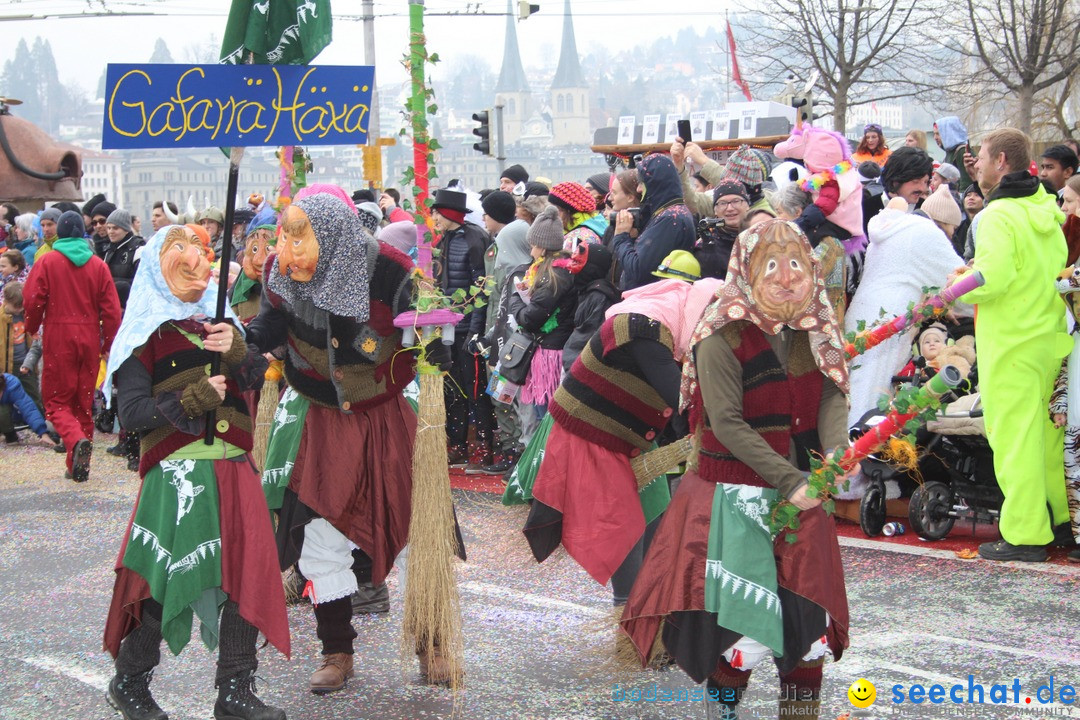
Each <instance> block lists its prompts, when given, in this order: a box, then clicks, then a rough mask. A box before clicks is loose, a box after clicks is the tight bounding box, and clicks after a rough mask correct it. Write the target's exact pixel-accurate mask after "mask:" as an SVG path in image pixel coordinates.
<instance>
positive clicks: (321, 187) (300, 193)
mask: <svg viewBox="0 0 1080 720" xmlns="http://www.w3.org/2000/svg"><path fill="white" fill-rule="evenodd" d="M313 195H333V196H334V197H336V198H337V199H338V200H341V201H342V202H343V203H345V204H346V205H348V206H349V209H350V210H352V211H353V212H354V213H355V212H358V210H357V209H356V203H354V202H353V199H352V198H351V197H349V194H348V193H347V192H345V191H344V190H343V189H342V188H341V187H339V186H337V185H333V184H331V183H312V184H311V185H308V186H307V187H302V188H300V189H299V190H297V191H296V197H294V198H293V202H299V201H300V200H303V199H304V198H309V197H311V196H313Z"/></svg>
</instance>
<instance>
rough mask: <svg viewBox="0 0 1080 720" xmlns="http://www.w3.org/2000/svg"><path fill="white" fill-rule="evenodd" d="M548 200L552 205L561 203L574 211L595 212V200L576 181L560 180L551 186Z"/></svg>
mask: <svg viewBox="0 0 1080 720" xmlns="http://www.w3.org/2000/svg"><path fill="white" fill-rule="evenodd" d="M548 200H549V201H550V202H551V203H552V204H553V205H562V206H563V207H565V208H567V209H568V210H573V211H575V212H596V200H594V199H593V196H592V193H590V192H589V191H588V190H587V189H586V188H585V186H584V185H581V184H579V183H576V182H561V183H558V184H557V185H556V186H555V187H553V188H551V193H550V194H549V195H548Z"/></svg>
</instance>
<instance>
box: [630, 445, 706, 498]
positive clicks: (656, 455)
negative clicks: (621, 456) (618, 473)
mask: <svg viewBox="0 0 1080 720" xmlns="http://www.w3.org/2000/svg"><path fill="white" fill-rule="evenodd" d="M692 449H693V441H692V440H691V439H690V438H689V437H684V438H681V439H679V440H676V441H675V442H673V443H671V444H670V445H664V446H663V447H658V448H655V449H653V450H650V451H648V452H644V453H641V454H640V455H638V456H637V457H636V458H631V459H630V467H631V468H632V469H633V471H634V477H635V478H637V485H638V490H640V489H642V488H644V487H645V486H646V485H648V484H649V483H651V482H652V481H653V480H655V479H656V478H657V477H659V476H660V475H663V474H664V473H666V472H667V471H668V470H670V469H671V468H673V467H675V466H676V465H678V464H679V463H681V462H685V461H686V458H688V457H690V451H691V450H692Z"/></svg>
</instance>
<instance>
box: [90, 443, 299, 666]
mask: <svg viewBox="0 0 1080 720" xmlns="http://www.w3.org/2000/svg"><path fill="white" fill-rule="evenodd" d="M214 474H215V475H216V476H217V489H218V514H219V517H220V522H221V589H222V591H223V592H224V593H225V594H226V595H228V596H229V599H230V600H232V601H233V602H235V603H236V604H237V605H238V606H239V609H240V617H242V618H244V619H245V620H247V621H248V622H249V623H251V624H252V625H253V626H255V628H256V629H258V631H259V632H261V633H262V634H263V635H264V636H265V637H266V639H267V640H269V641H270V644H271V645H273V646H274V647H276V648H277V649H278V650H280V651H281V652H282V653H283V654H284V655H285V656H286V657H288V656H289V651H290V647H289V618H288V616H287V615H286V612H285V591H284V589H283V588H282V585H281V572H280V571H279V569H278V559H277V555H276V553H275V552H274V529H273V526H272V524H271V522H270V512H269V510H267V508H266V496H265V495H263V491H262V483H261V481H260V479H259V475H258V474H257V473H256V471H255V465H254V464H253V463H252V462H251V457H250V456H245V457H244V458H243V459H242V460H240V461H239V462H238V461H234V460H218V461H216V462H214ZM134 517H135V510H132V511H131V519H134ZM130 537H131V520H128V528H127V532H126V533H124V542H123V544H122V545H121V547H120V554H119V555H118V556H117V559H116V581H115V583H114V585H113V596H112V603H111V605H110V606H109V615H108V617H107V619H106V621H105V649H106V650H108V651H109V652H110V653H111V654H112V656H113V657H116V656H117V655H118V654H119V652H120V642H121V641H122V640H123V639H124V638H125V637H127V635H128V633H130V632H131V631H132V630H134V629H135V628H136V627H137V626H138V625H140V624H141V622H142V602H143V600H148V599H150V587H149V586H148V585H147V583H146V581H145V580H144V579H143V578H142V576H141V575H139V574H137V573H135V572H133V571H131V570H129V569H128V568H126V567H124V566H123V564H122V563H123V560H124V552H125V551H126V550H127V543H128V538H130Z"/></svg>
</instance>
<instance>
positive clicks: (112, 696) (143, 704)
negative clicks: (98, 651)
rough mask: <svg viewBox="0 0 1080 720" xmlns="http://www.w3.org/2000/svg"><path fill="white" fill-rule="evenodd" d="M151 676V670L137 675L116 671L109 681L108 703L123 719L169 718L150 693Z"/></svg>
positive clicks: (152, 674)
mask: <svg viewBox="0 0 1080 720" xmlns="http://www.w3.org/2000/svg"><path fill="white" fill-rule="evenodd" d="M153 677H154V671H153V670H147V671H146V672H144V673H139V674H138V675H121V674H119V673H117V675H116V677H114V678H113V679H112V682H110V683H109V692H108V695H107V697H108V699H109V704H110V705H112V706H113V707H114V708H116V710H117V712H119V713H120V716H121V717H123V718H124V720H169V716H168V715H167V714H166V713H165V711H164V710H162V709H161V708H160V707H159V706H158V704H157V703H156V702H154V697H153V696H152V695H151V694H150V679H151V678H153Z"/></svg>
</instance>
